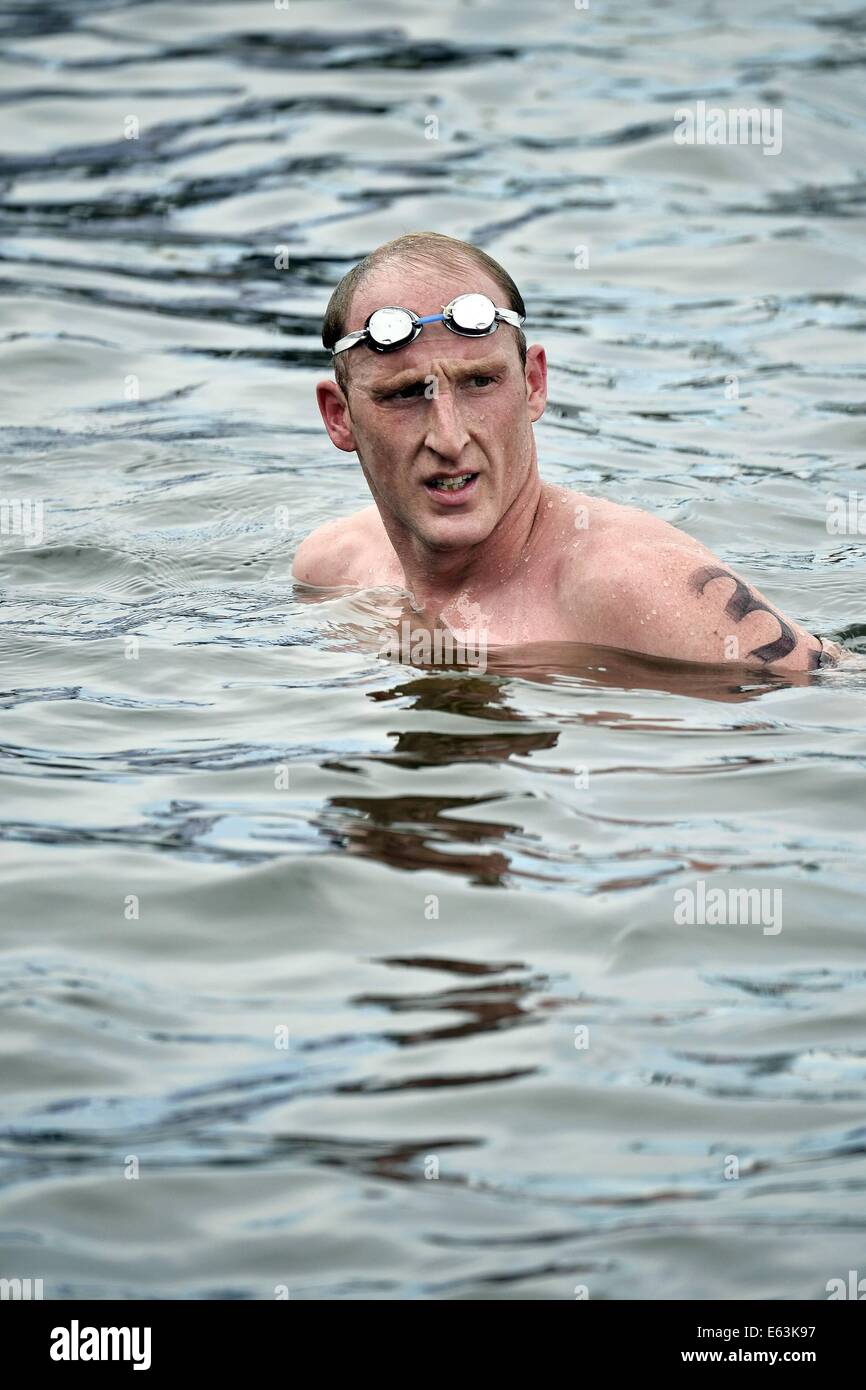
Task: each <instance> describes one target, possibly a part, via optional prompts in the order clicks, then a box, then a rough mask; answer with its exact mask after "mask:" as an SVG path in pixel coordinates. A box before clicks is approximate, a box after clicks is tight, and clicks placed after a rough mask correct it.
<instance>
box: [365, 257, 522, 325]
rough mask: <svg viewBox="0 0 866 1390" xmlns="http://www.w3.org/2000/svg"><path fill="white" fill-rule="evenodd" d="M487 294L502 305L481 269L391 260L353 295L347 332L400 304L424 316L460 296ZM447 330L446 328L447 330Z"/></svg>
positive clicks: (498, 293)
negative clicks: (371, 317)
mask: <svg viewBox="0 0 866 1390" xmlns="http://www.w3.org/2000/svg"><path fill="white" fill-rule="evenodd" d="M473 292H474V293H475V294H486V295H489V297H490V298H491V299H492V300H493V302H494V304H499V305H500V307H501V301H502V298H503V294H502V290H501V289H500V288H499V286H498V285H497V283H496V281H495V280H494V279H493V278H492V276H490V275H489V274H488V273H487V272H486V271H485V270H482V269H481V267H480V266H475V265H472V264H471V263H470V262H468V261H466V262H464V261H461V260H456V261H454V262H453V264H449V265H436V264H435V263H431V264H429V265H427V264H419V263H417V262H416V263H411V262H407V261H391V262H386V263H385V264H384V265H382V266H379V267H377V269H376V270H374V271H373V272H372V273H371V275H370V276H369V278H368V279H366V280H365V281H364V282H363V283H362V284H361V285H359V286H358V289H357V290H356V291H355V293H354V295H353V296H352V307H351V309H350V311H349V316H348V323H347V325H346V330H345V331H346V332H347V333H351V332H352V330H353V329H355V328H363V327H364V324H365V323H366V321H367V319H368V318H369V316H370V314H372V312H373V310H374V309H382V308H385V307H386V306H387V305H399V306H400V307H401V308H403V309H412V310H413V311H414V312H415V313H416V314H420V315H421V316H422V317H423V316H424V315H425V314H438V313H440V312H441V310H442V309H444V307H445V305H446V304H448V303H449V302H450V301H451V300H452V299H454V298H455V297H456V296H457V295H458V294H470V293H473ZM445 331H446V332H447V331H448V330H447V329H446V330H445Z"/></svg>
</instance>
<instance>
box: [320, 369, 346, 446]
mask: <svg viewBox="0 0 866 1390" xmlns="http://www.w3.org/2000/svg"><path fill="white" fill-rule="evenodd" d="M316 400H317V402H318V405H319V413H320V414H321V417H322V419H323V420H324V422H325V429H326V430H327V431H328V434H329V435H330V437H331V443H332V444H336V446H337V448H338V449H342V450H343V452H344V453H347V454H353V453H354V452H355V434H354V431H353V430H352V424H351V419H350V416H349V404H348V401H347V400H346V397H345V396H344V395H343V392H342V391H341V390H340V388H339V386H338V385H337V383H336V381H331V380H330V379H328V380H327V381H320V382H319V383H318V385H317V386H316Z"/></svg>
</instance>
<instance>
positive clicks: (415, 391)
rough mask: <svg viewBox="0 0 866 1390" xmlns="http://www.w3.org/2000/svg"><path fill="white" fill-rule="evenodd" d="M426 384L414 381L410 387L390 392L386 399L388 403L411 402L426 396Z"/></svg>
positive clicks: (402, 387)
mask: <svg viewBox="0 0 866 1390" xmlns="http://www.w3.org/2000/svg"><path fill="white" fill-rule="evenodd" d="M424 388H425V382H423V381H413V382H412V383H411V385H409V386H401V388H400V390H399V391H390V392H389V393H388V395H387V396H385V397H384V400H386V401H411V400H415V398H416V397H417V396H423V395H424Z"/></svg>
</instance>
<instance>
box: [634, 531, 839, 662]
mask: <svg viewBox="0 0 866 1390" xmlns="http://www.w3.org/2000/svg"><path fill="white" fill-rule="evenodd" d="M682 541H683V542H685V543H684V544H681V543H679V542H676V543H675V542H672V541H669V540H667V539H665V540H664V541H661V542H656V543H655V544H654V545H649V544H647V543H645V542H644V543H642V542H638V543H636V544H635V545H633V546H632V547H630V548H627V549H626V550H625V553H624V555H623V556H622V558H621V559H618V560H617V561H616V562H615V567H614V570H615V572H614V573H613V575H612V577H611V582H612V585H613V590H614V592H615V593H617V594H618V603H617V609H618V613H617V623H616V627H617V629H618V632H619V636H620V639H621V640H618V641H616V642H615V643H612V645H616V646H625V647H627V648H628V649H630V650H632V651H642V652H646V653H647V654H648V655H653V656H665V657H672V658H675V659H677V660H680V661H700V662H712V663H714V664H718V665H731V664H736V665H745V666H751V667H758V668H762V669H765V670H767V669H769V670H771V671H779V672H786V671H812V670H814V669H815V668H816V667H817V666H818V665H819V664H820V663H821V659H822V652H823V647H822V643H821V641H820V640H819V639H818V638H817V637H814V636H813V635H812V634H811V633H810V632H807V631H806V629H805V628H803V627H801V626H800V624H799V623H796V622H794V621H793V619H791V618H788V617H786V616H785V615H784V614H783V613H781V612H780V611H779V609H778V608H776V606H775V605H774V604H773V603H771V602H770V600H769V599H767V598H765V597H764V595H763V594H762V593H761V592H760V591H759V590H758V589H756V588H755V587H754V585H752V584H749V583H747V581H746V580H745V579H743V578H742V576H740V575H739V574H737V573H736V572H735V571H734V570H732V569H731V567H730V566H729V565H724V564H722V563H721V562H720V561H719V560H718V559H717V558H716V556H714V555H713V554H712V553H711V552H710V551H708V550H706V549H705V548H704V547H703V546H699V545H698V544H697V543H696V542H690V540H689V538H686V537H682ZM828 645H829V644H828ZM837 650H838V649H837Z"/></svg>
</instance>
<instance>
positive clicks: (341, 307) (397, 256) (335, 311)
mask: <svg viewBox="0 0 866 1390" xmlns="http://www.w3.org/2000/svg"><path fill="white" fill-rule="evenodd" d="M394 261H399V262H401V263H402V264H404V265H406V266H408V267H409V268H410V269H411V267H412V266H417V267H419V268H421V267H424V268H429V267H430V266H431V265H435V266H445V267H446V268H452V269H454V270H455V271H465V269H466V265H467V263H469V264H470V265H473V266H477V267H478V268H479V269H480V270H482V271H484V272H485V273H486V274H487V275H489V276H490V278H491V280H493V281H494V283H495V284H497V285H498V286H499V288H500V290H501V291H502V296H503V299H504V300H505V303H504V304H501V305H500V306H499V307H500V308H504V309H515V310H516V311H517V313H518V314H525V313H526V306H525V304H524V303H523V296H522V295H521V293H520V290H519V289H518V288H517V286H516V285H515V283H514V281H513V280H512V278H511V276H510V275H509V274H508V271H507V270H505V269H504V268H503V267H502V266H501V265H500V264H499V262H498V261H495V260H494V259H493V257H492V256H488V254H487V252H486V251H482V250H480V248H479V247H477V246H472V245H471V244H470V243H469V242H468V241H458V240H457V238H456V237H451V236H443V234H442V233H441V232H408V233H407V234H406V236H399V237H395V239H394V240H393V241H386V242H385V243H384V245H382V246H377V247H376V249H375V251H371V252H370V254H369V255H368V256H365V257H364V259H363V260H362V261H359V262H358V264H357V265H354V266H353V267H352V269H351V270H348V271H347V272H346V274H345V275H344V276H343V278H342V280H341V281H340V283H339V285H338V286H337V288H336V289H335V290H334V293H333V294H332V295H331V298H330V299H329V301H328V307H327V309H326V310H325V317H324V319H323V321H322V344H323V346H324V347H326V348H328V349H330V348H332V347H333V346H334V344H335V343H336V342H337V341H338V339H340V338H342V337H343V335H344V334H345V333H346V332H347V328H346V324H347V321H348V318H349V314H350V312H351V308H352V300H353V298H354V296H355V291H356V290H357V289H359V288H360V286H361V285H363V284H364V282H365V281H366V280H368V279H369V278H370V276H371V275H372V274H373V272H374V271H376V270H378V269H379V267H380V266H383V265H387V264H389V263H391V262H394ZM408 307H411V306H408ZM517 350H518V352H519V353H520V361H521V364H522V365H523V366H524V367H525V366H526V336H525V334H524V333H523V330H522V329H517ZM351 355H352V354H351V351H349V352H341V353H339V354H338V355H337V356H336V357H335V358H333V367H334V375H335V377H336V378H337V385H338V386H339V387H340V389H341V390H342V391H343V392H344V393H345V394H348V390H349V363H348V361H347V360H346V359H347V358H349V357H351Z"/></svg>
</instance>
